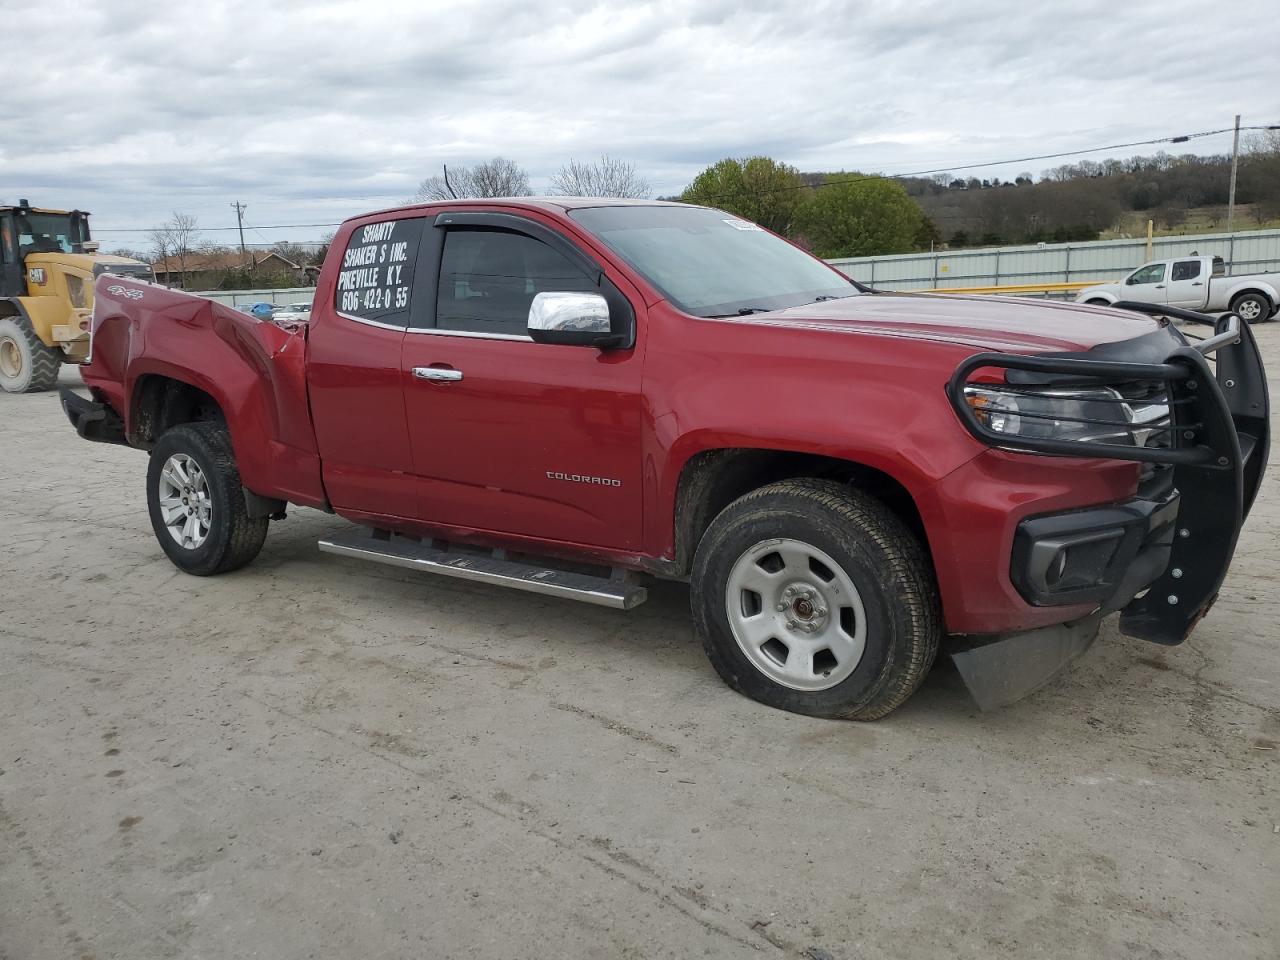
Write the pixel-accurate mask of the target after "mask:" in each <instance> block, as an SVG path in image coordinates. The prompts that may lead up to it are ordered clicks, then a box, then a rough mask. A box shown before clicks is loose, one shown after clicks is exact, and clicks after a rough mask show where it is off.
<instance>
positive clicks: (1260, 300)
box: [1231, 293, 1271, 323]
mask: <svg viewBox="0 0 1280 960" xmlns="http://www.w3.org/2000/svg"><path fill="white" fill-rule="evenodd" d="M1231 310H1232V312H1234V313H1235V314H1236V316H1238V317H1239V318H1240V319H1241V320H1243V321H1245V322H1246V323H1261V322H1262V321H1263V320H1266V319H1267V317H1269V316H1271V301H1270V300H1268V299H1267V298H1266V297H1265V296H1263V295H1262V294H1260V293H1242V294H1241V295H1240V296H1238V297H1236V298H1235V299H1234V300H1232V301H1231Z"/></svg>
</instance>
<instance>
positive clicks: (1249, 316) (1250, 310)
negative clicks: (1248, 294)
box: [1236, 300, 1262, 320]
mask: <svg viewBox="0 0 1280 960" xmlns="http://www.w3.org/2000/svg"><path fill="white" fill-rule="evenodd" d="M1236 313H1238V314H1239V315H1240V319H1241V320H1257V319H1258V316H1259V315H1260V314H1261V313H1262V305H1261V304H1260V303H1258V301H1257V300H1242V301H1240V306H1238V307H1236Z"/></svg>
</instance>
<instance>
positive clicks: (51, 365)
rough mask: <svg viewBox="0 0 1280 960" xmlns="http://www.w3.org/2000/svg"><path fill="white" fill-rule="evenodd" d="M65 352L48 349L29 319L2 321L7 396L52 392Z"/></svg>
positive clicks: (1, 383)
mask: <svg viewBox="0 0 1280 960" xmlns="http://www.w3.org/2000/svg"><path fill="white" fill-rule="evenodd" d="M61 366H62V352H61V351H60V350H57V349H56V348H54V347H47V346H45V345H44V343H42V342H41V340H40V338H39V337H37V336H36V332H35V330H33V329H32V328H31V322H30V321H29V320H27V318H26V317H23V316H16V317H0V389H3V390H4V391H5V392H6V393H35V392H36V391H38V390H52V389H53V387H54V385H55V384H56V383H57V382H58V370H59V368H61Z"/></svg>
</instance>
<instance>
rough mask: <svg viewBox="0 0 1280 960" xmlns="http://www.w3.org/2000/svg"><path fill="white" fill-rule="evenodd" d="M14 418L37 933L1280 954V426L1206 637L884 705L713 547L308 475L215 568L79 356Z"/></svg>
mask: <svg viewBox="0 0 1280 960" xmlns="http://www.w3.org/2000/svg"><path fill="white" fill-rule="evenodd" d="M1260 338H1261V339H1262V340H1263V341H1264V346H1265V349H1266V350H1267V352H1268V354H1269V359H1270V364H1271V370H1272V394H1273V396H1277V397H1280V376H1277V375H1280V324H1270V325H1268V326H1266V327H1264V328H1262V329H1261V330H1260ZM64 381H65V382H78V376H77V375H76V373H75V371H74V370H70V371H66V372H65V373H64ZM0 438H2V442H0V451H3V453H2V455H0V582H2V584H3V586H2V588H0V663H2V664H3V668H2V669H0V958H3V960H27V958H46V957H47V958H63V957H69V958H90V957H92V958H98V960H105V958H114V957H119V958H127V960H144V958H151V957H192V958H196V957H199V958H246V957H263V958H271V960H292V958H303V957H326V958H328V957H334V958H359V960H369V958H382V957H406V958H408V957H413V958H444V957H456V958H463V957H485V958H555V960H562V958H576V957H602V958H604V957H609V958H612V957H634V958H642V957H643V958H650V957H676V958H685V957H699V956H709V957H720V956H729V957H735V956H745V957H754V956H760V957H775V956H776V957H810V958H814V960H821V958H837V960H853V958H882V957H890V958H928V957H964V958H969V957H972V958H984V960H986V958H997V957H1078V958H1090V960H1096V958H1102V957H1123V958H1126V960H1156V958H1160V960H1172V958H1205V957H1213V958H1224V960H1225V958H1275V957H1277V956H1278V955H1280V750H1277V747H1278V746H1280V595H1278V593H1277V579H1278V576H1280V562H1278V561H1280V548H1278V545H1277V533H1278V529H1277V519H1278V518H1280V470H1277V469H1276V467H1277V464H1276V463H1275V462H1274V461H1275V460H1276V459H1277V458H1276V457H1273V464H1272V472H1271V474H1270V476H1269V477H1268V478H1267V480H1266V483H1265V488H1264V492H1263V495H1262V498H1261V502H1260V504H1259V506H1258V508H1257V510H1256V511H1255V515H1254V517H1253V519H1252V521H1251V523H1250V525H1249V526H1248V528H1247V529H1246V531H1245V534H1244V536H1243V539H1242V542H1241V545H1240V550H1239V553H1238V554H1237V557H1236V561H1235V567H1234V569H1233V571H1232V573H1231V576H1230V577H1229V579H1228V580H1227V583H1226V586H1225V587H1224V589H1223V591H1222V595H1221V598H1220V600H1219V602H1218V605H1217V607H1216V609H1215V610H1214V611H1213V614H1212V615H1211V616H1210V617H1209V618H1208V619H1207V620H1206V621H1204V622H1203V623H1202V624H1201V625H1200V627H1199V629H1198V630H1197V631H1196V633H1195V635H1194V636H1193V637H1192V639H1191V641H1190V642H1188V643H1186V644H1184V645H1183V646H1180V647H1174V648H1162V647H1157V646H1153V645H1150V644H1147V643H1143V642H1140V641H1137V640H1128V639H1124V638H1121V637H1119V636H1118V635H1117V634H1116V631H1115V627H1114V621H1112V622H1111V623H1109V624H1108V625H1107V626H1105V627H1104V631H1103V636H1102V638H1101V640H1100V641H1099V643H1098V644H1097V645H1095V646H1094V648H1093V649H1092V650H1091V651H1090V652H1089V653H1088V654H1087V655H1086V656H1085V657H1084V658H1083V659H1082V660H1081V661H1080V662H1078V663H1077V664H1076V665H1075V667H1074V668H1073V669H1072V670H1071V672H1070V673H1069V674H1067V675H1066V676H1065V677H1063V678H1061V679H1060V680H1058V681H1056V682H1055V683H1054V684H1053V685H1052V686H1051V687H1050V688H1048V689H1045V690H1044V691H1042V692H1041V693H1039V694H1037V695H1036V696H1034V697H1032V698H1030V699H1029V700H1026V701H1024V702H1022V703H1020V704H1018V705H1016V706H1014V707H1012V708H1008V709H1005V710H1003V711H1001V712H998V713H992V714H980V713H978V712H977V711H976V710H975V709H974V708H973V707H972V706H971V704H970V702H969V701H968V699H967V696H966V695H965V694H964V692H963V691H962V688H961V687H960V685H959V681H958V679H957V678H956V675H955V673H954V670H953V669H952V668H951V667H950V666H949V665H948V664H940V665H939V667H938V668H936V669H935V670H934V672H933V674H932V675H931V676H930V678H929V680H928V682H927V683H926V685H925V687H924V688H923V689H922V690H921V691H920V693H918V694H917V695H916V697H915V698H914V699H913V700H912V701H911V702H910V703H909V704H908V705H907V706H906V707H905V708H904V709H902V710H901V711H899V712H898V713H897V714H895V715H893V716H892V717H890V718H889V719H887V720H884V721H881V722H879V723H875V724H869V725H860V724H854V723H838V722H827V721H820V720H812V719H806V718H803V717H797V716H790V715H787V714H783V713H778V712H776V711H773V710H769V709H766V708H765V707H762V706H758V705H756V704H754V703H752V702H750V701H748V700H745V699H743V698H741V697H739V696H737V695H736V694H734V693H732V692H730V691H729V690H728V689H726V688H725V687H724V686H723V685H722V684H721V683H720V682H719V680H718V679H717V678H716V677H715V675H714V674H713V673H712V671H711V669H710V667H709V666H708V665H707V663H706V661H705V660H704V658H703V655H702V652H701V649H700V648H699V646H698V643H697V641H696V640H695V638H694V636H693V633H692V630H691V628H690V623H689V619H688V616H687V602H688V594H687V590H686V589H685V588H683V587H682V586H680V585H678V584H669V583H668V584H658V585H657V586H656V587H655V588H654V590H653V591H652V594H651V596H652V599H651V601H650V602H649V603H648V604H647V605H645V606H643V607H641V608H639V609H638V610H636V611H634V612H632V613H629V614H628V613H621V612H613V611H608V610H603V609H598V608H593V607H588V606H583V605H580V604H576V603H572V602H568V601H559V600H552V599H547V598H540V597H536V596H533V595H529V594H521V593H514V592H506V591H503V590H501V589H497V588H490V587H483V586H478V585H470V584H465V583H461V582H456V581H448V580H443V579H440V578H431V577H423V576H418V575H413V574H410V573H407V572H401V571H398V570H395V569H393V568H387V567H380V566H376V565H371V564H366V563H361V562H358V561H354V560H345V559H341V558H337V557H333V556H330V555H322V554H320V553H319V552H318V551H317V549H316V540H317V539H318V538H320V537H322V536H324V535H326V534H329V533H332V532H336V531H339V530H341V529H343V528H344V527H345V524H344V523H343V522H342V521H341V520H337V519H335V518H334V517H331V516H326V515H324V514H320V513H316V512H311V511H305V510H299V511H296V512H294V514H293V515H292V516H291V517H290V518H289V520H288V521H286V522H284V523H280V524H274V525H273V527H272V531H271V535H270V537H269V538H268V541H267V545H266V548H265V550H264V551H263V553H262V556H261V557H260V559H259V560H258V561H257V562H256V563H255V564H254V565H252V566H251V567H249V568H248V569H246V570H243V571H241V572H239V573H235V574H231V575H228V576H224V577H219V578H214V579H205V580H201V579H196V578H192V577H189V576H185V575H183V574H181V573H178V572H177V571H176V570H175V569H174V568H173V567H172V566H171V565H170V564H169V562H168V561H167V560H166V559H165V557H164V555H163V554H162V553H161V552H160V550H159V548H158V547H157V545H156V543H155V541H154V539H153V537H152V533H151V530H150V527H149V524H148V521H147V516H146V509H145V494H144V488H143V478H144V472H145V469H146V457H145V455H143V454H141V453H138V452H136V451H133V450H128V449H125V448H122V447H110V446H104V445H100V444H88V443H84V442H82V441H80V440H78V439H77V438H76V437H75V436H74V434H73V433H72V431H71V429H70V428H69V427H68V425H67V424H66V422H65V421H64V419H63V417H62V413H61V410H60V409H59V406H58V402H57V399H56V397H55V396H54V395H52V394H44V395H29V396H9V395H0Z"/></svg>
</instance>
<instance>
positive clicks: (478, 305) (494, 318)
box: [436, 229, 598, 336]
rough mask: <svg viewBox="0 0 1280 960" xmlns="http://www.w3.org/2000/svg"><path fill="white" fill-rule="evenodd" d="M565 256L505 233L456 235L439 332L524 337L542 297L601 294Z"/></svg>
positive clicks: (443, 264)
mask: <svg viewBox="0 0 1280 960" xmlns="http://www.w3.org/2000/svg"><path fill="white" fill-rule="evenodd" d="M597 290H598V288H597V287H596V286H595V284H593V283H592V282H591V280H590V279H589V278H588V277H587V276H586V274H584V273H583V272H582V271H581V270H579V269H578V267H577V266H575V265H574V264H573V263H571V262H570V261H569V260H568V259H567V258H566V257H565V256H564V255H563V254H561V253H559V252H558V251H556V250H553V249H552V248H551V247H549V246H547V245H546V244H545V243H543V242H542V241H541V240H535V239H533V237H527V236H525V235H524V234H521V233H511V232H509V231H505V230H471V229H453V230H450V231H449V232H448V233H446V234H445V238H444V254H443V256H442V258H441V261H440V292H439V296H438V299H437V302H436V328H437V329H440V330H457V331H460V332H464V333H496V334H504V335H508V336H511V335H517V336H524V335H525V334H526V333H527V331H528V324H529V305H530V304H531V303H532V302H533V298H534V297H535V296H536V295H537V294H539V293H548V292H578V291H592V292H595V291H597Z"/></svg>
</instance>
